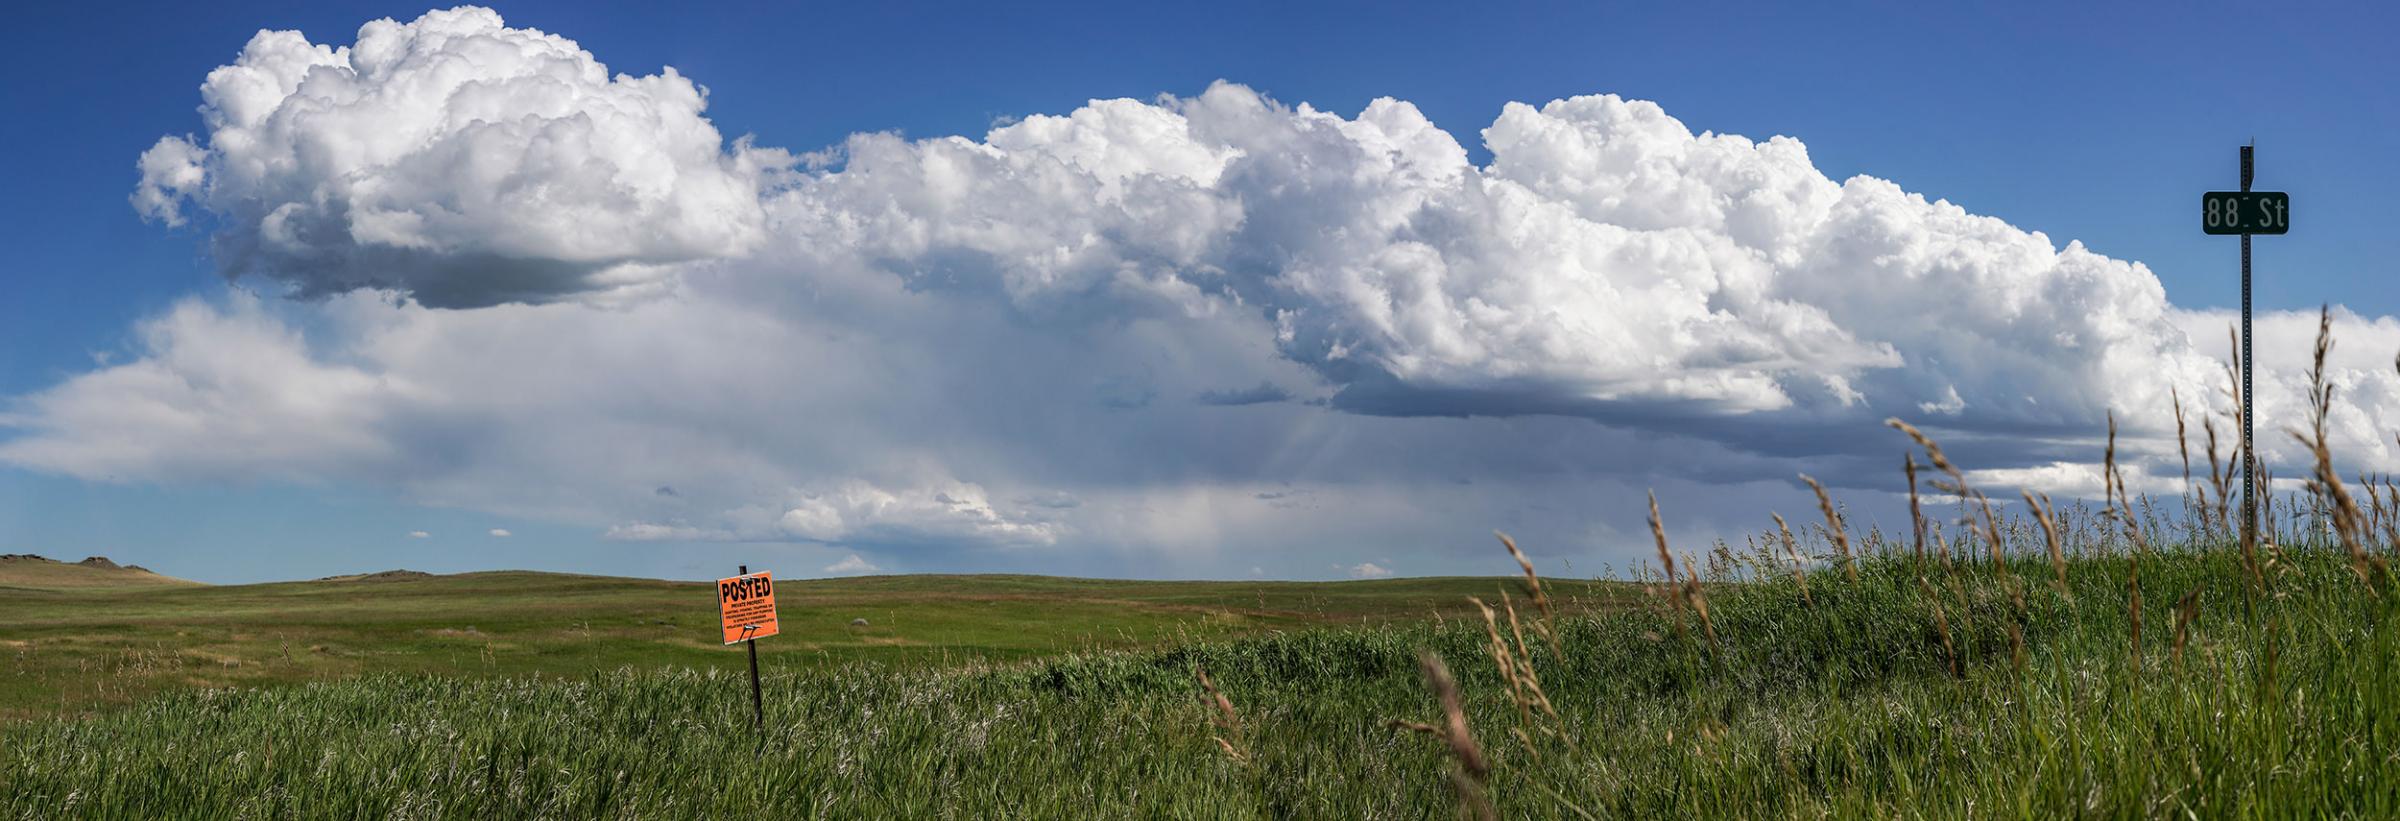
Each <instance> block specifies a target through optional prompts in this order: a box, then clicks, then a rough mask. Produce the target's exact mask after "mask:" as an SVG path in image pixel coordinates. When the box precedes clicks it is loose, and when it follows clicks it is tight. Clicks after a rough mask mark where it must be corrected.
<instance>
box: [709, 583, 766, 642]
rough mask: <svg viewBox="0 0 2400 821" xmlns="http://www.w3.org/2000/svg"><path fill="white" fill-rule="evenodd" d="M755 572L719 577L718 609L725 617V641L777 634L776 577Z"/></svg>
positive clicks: (719, 613)
mask: <svg viewBox="0 0 2400 821" xmlns="http://www.w3.org/2000/svg"><path fill="white" fill-rule="evenodd" d="M773 575H774V574H772V573H752V574H750V575H747V576H735V577H733V578H730V579H718V580H717V613H718V615H720V616H723V617H724V621H725V643H726V644H735V643H739V642H743V641H748V640H750V639H757V638H766V637H768V636H772V635H775V632H776V625H775V580H774V579H773V578H770V577H771V576H773Z"/></svg>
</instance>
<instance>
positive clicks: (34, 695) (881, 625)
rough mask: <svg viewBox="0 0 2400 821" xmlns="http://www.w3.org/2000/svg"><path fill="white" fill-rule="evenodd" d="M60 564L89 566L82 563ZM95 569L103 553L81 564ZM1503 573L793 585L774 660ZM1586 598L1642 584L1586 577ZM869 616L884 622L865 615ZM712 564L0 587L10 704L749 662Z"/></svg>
mask: <svg viewBox="0 0 2400 821" xmlns="http://www.w3.org/2000/svg"><path fill="white" fill-rule="evenodd" d="M58 567H66V568H75V566H74V565H58ZM75 569H76V570H85V569H86V568H75ZM1503 583H1505V582H1504V581H1501V580H1494V579H1468V578H1449V579H1389V580H1381V581H1366V582H1336V583H1288V582H1285V583H1271V582H1140V581H1101V580H1089V579H1060V578H1048V577H1034V576H890V577H872V578H862V579H838V580H821V581H801V580H790V581H784V582H781V583H780V584H778V585H777V587H778V591H777V592H778V596H777V598H778V601H779V604H780V608H779V609H780V614H779V615H780V617H781V621H782V626H783V634H782V635H780V636H776V637H774V638H770V639H766V640H763V641H761V642H759V650H760V653H761V655H763V656H764V657H765V658H766V661H765V664H767V665H768V666H769V667H770V668H772V669H789V668H794V667H802V666H825V665H839V664H849V663H854V662H861V661H869V662H879V663H883V664H888V665H892V666H897V667H911V666H957V665H962V664H972V663H997V662H1010V661H1021V660H1026V659H1033V658H1039V657H1043V656H1051V655H1057V654H1060V653H1065V652H1070V651H1092V650H1101V649H1112V648H1114V649H1125V648H1137V647H1155V646H1160V645H1164V644H1171V643H1177V642H1183V641H1192V640H1203V639H1217V638H1224V637H1230V636H1237V635H1248V634H1255V633H1261V632H1266V631H1273V630H1291V629H1298V628H1304V627H1310V626H1320V625H1331V624H1349V625H1355V624H1361V623H1370V624H1371V623H1380V622H1388V621H1393V620H1402V619H1409V620H1413V619H1429V618H1431V614H1432V612H1433V611H1435V610H1437V609H1438V610H1440V611H1442V612H1444V613H1445V614H1446V616H1445V617H1457V616H1459V615H1462V614H1464V613H1467V612H1471V610H1472V606H1471V605H1469V604H1468V603H1467V602H1466V597H1467V596H1468V595H1470V594H1482V595H1486V596H1489V595H1492V591H1494V590H1496V589H1497V588H1498V587H1499V586H1500V585H1501V584H1503ZM1567 590H1568V591H1569V592H1568V594H1567V595H1568V596H1569V597H1570V598H1571V599H1572V600H1573V601H1574V602H1575V603H1576V605H1577V606H1578V607H1592V608H1599V607H1611V606H1618V605H1621V604H1622V603H1624V602H1626V601H1629V600H1631V598H1632V597H1634V596H1635V595H1637V594H1636V593H1635V591H1633V590H1632V589H1631V588H1628V587H1626V586H1622V585H1607V584H1598V583H1581V584H1574V585H1571V586H1570V587H1568V588H1567ZM855 618H865V619H867V620H868V622H869V624H868V626H866V627H863V628H861V627H853V626H851V620H852V619H855ZM718 636H719V633H718V625H717V615H716V600H715V592H714V588H713V587H712V586H711V585H709V584H706V583H690V582H664V581H655V580H647V579H625V578H608V577H597V576H571V575H561V574H553V573H514V572H512V573H470V574H462V575H456V576H436V577H427V578H416V579H402V580H392V581H320V582H289V583H279V584H258V585H239V586H224V587H207V586H188V587H187V586H171V587H148V588H141V589H134V588H124V587H116V588H93V587H89V586H80V587H73V588H68V589H28V588H7V587H0V720H6V719H9V718H25V717H32V716H55V715H62V714H74V713H81V712H88V711H91V710H94V709H100V708H106V707H109V706H113V705H123V704H128V703H132V702H135V701H138V700H140V699H142V698H146V697H149V696H152V695H155V694H159V693H163V692H171V691H175V690H183V689H195V688H211V687H226V686H271V685H280V684H289V683H296V682H306V681H325V680H337V679H342V678H347V677H353V676H358V675H365V674H372V673H427V674H441V675H451V676H468V677H486V676H522V675H528V674H534V673H540V674H543V675H549V676H572V675H581V674H587V673H592V672H598V671H606V670H613V669H616V668H619V667H635V668H658V667H688V668H692V669H696V670H709V669H722V670H731V669H734V668H737V667H742V666H744V665H745V664H746V663H747V660H746V658H745V656H744V655H743V654H742V653H741V652H740V651H739V649H738V648H736V649H728V648H726V647H725V646H723V645H722V644H720V643H719V641H718Z"/></svg>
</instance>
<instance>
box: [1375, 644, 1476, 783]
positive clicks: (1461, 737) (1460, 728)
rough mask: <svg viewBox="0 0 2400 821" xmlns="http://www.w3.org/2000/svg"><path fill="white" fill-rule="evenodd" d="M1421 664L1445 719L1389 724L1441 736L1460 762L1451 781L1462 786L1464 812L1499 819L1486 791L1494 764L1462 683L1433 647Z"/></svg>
mask: <svg viewBox="0 0 2400 821" xmlns="http://www.w3.org/2000/svg"><path fill="white" fill-rule="evenodd" d="M1417 665H1418V667H1419V669H1421V670H1422V671H1423V672H1424V674H1425V684H1426V686H1428V687H1431V688H1433V693H1434V697H1435V698H1436V699H1438V700H1439V701H1440V702H1441V706H1442V721H1441V724H1439V725H1433V724H1423V723H1419V722H1414V721H1405V720H1393V721H1389V722H1386V724H1387V725H1389V726H1392V727H1397V728H1401V729H1406V730H1414V731H1416V732H1421V733H1424V734H1426V735H1430V736H1433V737H1434V738H1437V739H1440V740H1441V741H1442V743H1443V744H1444V745H1445V746H1447V747H1448V748H1449V751H1450V757H1451V759H1452V760H1454V761H1456V762H1457V764H1458V769H1457V771H1456V772H1454V773H1452V774H1451V778H1450V783H1451V784H1452V785H1454V786H1456V787H1457V788H1458V803H1459V811H1460V812H1461V814H1468V815H1472V816H1473V817H1476V818H1495V817H1498V816H1497V813H1496V812H1495V811H1494V810H1493V808H1492V802H1491V799H1489V798H1486V797H1485V796H1484V794H1483V785H1484V783H1485V782H1486V781H1488V780H1490V779H1491V776H1492V765H1491V763H1490V762H1489V761H1487V760H1485V759H1484V757H1483V748H1482V747H1480V746H1477V745H1476V743H1475V735H1474V733H1473V732H1472V731H1470V730H1469V729H1468V727H1467V711H1466V704H1465V699H1463V698H1461V697H1460V696H1459V692H1458V682H1457V680H1455V679H1452V678H1451V677H1450V667H1449V665H1446V664H1443V663H1442V657H1440V656H1437V655H1434V654H1433V651H1431V650H1420V651H1418V652H1417Z"/></svg>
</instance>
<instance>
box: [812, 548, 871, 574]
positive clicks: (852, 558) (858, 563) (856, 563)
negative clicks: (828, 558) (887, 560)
mask: <svg viewBox="0 0 2400 821" xmlns="http://www.w3.org/2000/svg"><path fill="white" fill-rule="evenodd" d="M823 572H824V573H825V575H828V576H865V575H870V574H874V573H881V572H883V568H881V567H877V566H875V563H874V562H870V561H867V560H866V559H863V558H860V557H859V555H858V554H856V553H852V554H850V555H848V556H845V557H843V558H842V560H841V561H838V562H834V563H832V564H829V565H826V566H825V568H824V570H823Z"/></svg>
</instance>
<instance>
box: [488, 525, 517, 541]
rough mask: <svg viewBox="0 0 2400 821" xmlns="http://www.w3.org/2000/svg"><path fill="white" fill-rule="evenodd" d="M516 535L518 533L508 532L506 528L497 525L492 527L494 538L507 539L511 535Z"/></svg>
mask: <svg viewBox="0 0 2400 821" xmlns="http://www.w3.org/2000/svg"><path fill="white" fill-rule="evenodd" d="M514 535H516V534H514V533H510V532H508V531H507V530H506V529H504V528H497V527H495V528H492V538H495V539H506V538H508V537H510V536H514Z"/></svg>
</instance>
